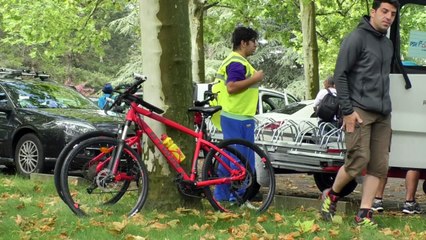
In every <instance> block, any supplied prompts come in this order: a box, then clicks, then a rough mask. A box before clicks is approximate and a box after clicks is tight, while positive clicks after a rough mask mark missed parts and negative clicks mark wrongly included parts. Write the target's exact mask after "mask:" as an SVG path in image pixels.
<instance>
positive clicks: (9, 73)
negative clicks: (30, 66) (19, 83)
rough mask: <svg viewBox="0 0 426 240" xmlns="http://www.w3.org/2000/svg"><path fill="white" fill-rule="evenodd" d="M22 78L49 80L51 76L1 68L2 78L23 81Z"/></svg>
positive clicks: (0, 76)
mask: <svg viewBox="0 0 426 240" xmlns="http://www.w3.org/2000/svg"><path fill="white" fill-rule="evenodd" d="M22 77H33V78H40V80H42V81H45V80H47V79H48V78H49V77H50V75H49V74H46V73H45V72H34V71H30V70H18V69H11V68H0V78H15V79H22Z"/></svg>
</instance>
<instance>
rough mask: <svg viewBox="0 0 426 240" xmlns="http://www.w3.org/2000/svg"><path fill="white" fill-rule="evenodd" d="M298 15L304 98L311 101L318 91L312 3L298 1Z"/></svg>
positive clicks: (313, 7)
mask: <svg viewBox="0 0 426 240" xmlns="http://www.w3.org/2000/svg"><path fill="white" fill-rule="evenodd" d="M300 13H301V20H302V33H303V55H304V56H303V58H304V75H305V80H306V84H307V89H308V92H307V93H306V97H307V99H313V98H315V96H316V94H317V93H318V91H319V73H318V65H319V62H318V44H317V37H316V31H315V28H316V27H315V3H314V1H312V0H300Z"/></svg>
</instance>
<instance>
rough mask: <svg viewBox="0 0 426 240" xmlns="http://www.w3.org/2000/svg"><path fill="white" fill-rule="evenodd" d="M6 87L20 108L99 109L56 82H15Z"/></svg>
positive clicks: (7, 84) (8, 83) (75, 92)
mask: <svg viewBox="0 0 426 240" xmlns="http://www.w3.org/2000/svg"><path fill="white" fill-rule="evenodd" d="M4 86H5V87H6V88H7V89H8V90H9V92H10V96H11V98H12V100H13V101H14V102H15V103H16V105H17V106H18V107H19V108H70V109H98V107H97V106H96V104H94V103H93V102H91V101H90V100H89V99H87V98H85V97H84V96H83V95H81V94H80V93H78V92H77V91H75V90H74V89H72V88H70V87H66V86H63V85H60V84H58V83H54V82H43V81H13V82H7V83H6V84H5V85H4Z"/></svg>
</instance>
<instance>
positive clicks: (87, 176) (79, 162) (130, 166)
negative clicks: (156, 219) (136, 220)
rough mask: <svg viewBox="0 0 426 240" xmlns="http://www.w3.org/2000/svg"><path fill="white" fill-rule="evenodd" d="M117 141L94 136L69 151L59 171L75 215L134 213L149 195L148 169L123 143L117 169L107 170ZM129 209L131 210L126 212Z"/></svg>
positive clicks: (62, 186) (64, 197)
mask: <svg viewBox="0 0 426 240" xmlns="http://www.w3.org/2000/svg"><path fill="white" fill-rule="evenodd" d="M116 146H117V140H116V139H115V138H110V137H94V138H90V139H88V140H85V141H83V142H81V143H79V144H78V145H76V146H75V148H74V149H73V150H72V151H70V153H69V154H68V155H67V156H66V158H65V160H64V164H63V165H62V168H61V170H60V181H59V183H60V188H61V192H62V194H63V199H64V202H65V203H66V204H67V205H68V207H69V208H70V209H71V210H72V211H73V212H74V213H75V214H77V215H78V216H85V215H92V214H96V213H98V214H99V213H101V214H102V213H106V214H110V213H114V214H120V215H121V214H126V213H127V215H129V216H132V215H134V214H136V213H137V212H138V211H139V210H140V209H141V208H142V206H143V205H144V203H145V201H146V197H147V194H148V171H147V169H146V167H145V165H144V164H143V162H142V160H141V158H140V156H139V155H138V154H137V153H136V152H135V151H134V150H133V149H131V148H130V147H129V146H127V145H124V148H123V151H122V153H121V155H120V160H119V161H118V163H117V166H116V171H114V172H111V171H110V170H109V169H108V163H109V161H110V160H111V158H112V155H113V154H114V150H115V148H116ZM128 209H131V210H130V212H127V211H128Z"/></svg>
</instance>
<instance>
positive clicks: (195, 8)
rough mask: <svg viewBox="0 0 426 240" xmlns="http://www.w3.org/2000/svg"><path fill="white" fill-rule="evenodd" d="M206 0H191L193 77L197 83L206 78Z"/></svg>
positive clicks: (202, 81)
mask: <svg viewBox="0 0 426 240" xmlns="http://www.w3.org/2000/svg"><path fill="white" fill-rule="evenodd" d="M205 2H206V1H205V0H192V1H189V9H190V19H192V21H190V26H191V41H192V46H194V47H193V48H192V77H193V79H192V80H193V81H194V82H197V83H204V82H206V80H205V62H204V38H203V36H204V35H203V33H204V30H203V27H204V25H203V21H204V5H205Z"/></svg>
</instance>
